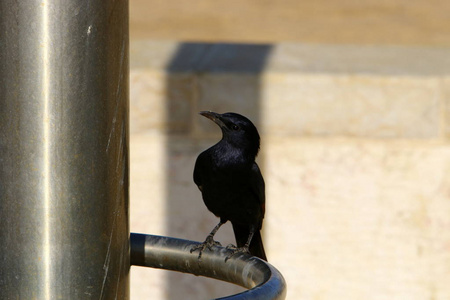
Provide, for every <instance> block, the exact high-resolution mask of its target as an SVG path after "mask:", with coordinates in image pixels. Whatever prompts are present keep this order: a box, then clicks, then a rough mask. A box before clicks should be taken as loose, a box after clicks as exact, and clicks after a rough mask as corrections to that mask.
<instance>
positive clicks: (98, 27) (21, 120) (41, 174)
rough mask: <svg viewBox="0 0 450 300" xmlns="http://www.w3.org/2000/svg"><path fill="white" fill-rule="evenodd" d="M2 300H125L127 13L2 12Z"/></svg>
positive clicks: (124, 7) (104, 4) (92, 9)
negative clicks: (91, 299)
mask: <svg viewBox="0 0 450 300" xmlns="http://www.w3.org/2000/svg"><path fill="white" fill-rule="evenodd" d="M0 62H1V63H0V228H1V230H0V293H1V298H2V299H90V298H93V299H128V298H129V266H130V262H129V226H128V1H126V0H125V1H123V0H122V1H103V0H96V1H85V0H71V1H56V0H49V1H13V0H3V1H1V2H0Z"/></svg>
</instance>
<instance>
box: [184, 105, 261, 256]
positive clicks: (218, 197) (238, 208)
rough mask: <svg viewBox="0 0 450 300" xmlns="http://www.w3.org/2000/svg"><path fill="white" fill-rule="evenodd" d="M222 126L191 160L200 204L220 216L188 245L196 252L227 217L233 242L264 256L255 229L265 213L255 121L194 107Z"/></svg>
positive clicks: (235, 250)
mask: <svg viewBox="0 0 450 300" xmlns="http://www.w3.org/2000/svg"><path fill="white" fill-rule="evenodd" d="M200 114H201V115H202V116H205V117H207V118H208V119H210V120H212V121H214V122H215V123H216V124H217V125H219V127H220V128H221V129H222V139H221V140H220V141H219V142H218V143H217V144H215V145H214V146H212V147H211V148H209V149H207V150H205V151H204V152H202V153H201V154H200V155H199V156H198V157H197V161H196V162H195V168H194V182H195V184H197V186H198V188H199V189H200V191H201V192H202V196H203V201H204V202H205V205H206V207H207V208H208V209H209V210H210V211H211V212H212V213H213V214H214V215H216V216H217V217H219V218H220V222H219V224H217V226H216V227H214V229H213V230H212V231H211V233H210V234H209V235H208V236H207V238H206V240H205V241H204V242H203V243H202V244H200V245H198V246H195V247H193V248H192V249H191V252H193V251H195V250H200V253H199V255H198V258H199V259H200V258H201V255H202V252H203V251H204V250H205V249H206V248H208V249H211V247H212V246H213V245H220V243H218V242H216V241H214V235H215V234H216V232H217V230H219V228H220V226H222V225H223V224H224V223H226V222H227V221H230V222H231V224H232V225H233V231H234V235H235V237H236V244H237V247H234V246H228V247H227V248H229V249H232V250H233V252H232V254H231V255H229V256H228V257H227V258H226V259H225V260H227V259H228V258H230V257H231V256H232V255H234V254H235V253H240V252H246V253H248V252H249V253H250V254H251V255H254V256H257V257H259V258H262V259H264V260H266V261H267V258H266V254H265V252H264V247H263V243H262V239H261V234H260V230H261V227H262V222H263V218H264V212H265V187H264V179H263V177H262V175H261V172H260V170H259V167H258V165H257V164H256V162H255V158H256V156H257V154H258V151H259V142H260V138H259V134H258V130H257V129H256V127H255V125H253V123H252V122H251V121H250V120H249V119H247V118H246V117H244V116H242V115H239V114H236V113H231V112H228V113H224V114H218V113H214V112H210V111H202V112H200Z"/></svg>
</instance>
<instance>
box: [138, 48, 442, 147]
mask: <svg viewBox="0 0 450 300" xmlns="http://www.w3.org/2000/svg"><path fill="white" fill-rule="evenodd" d="M449 75H450V51H449V49H448V48H425V47H387V46H384V47H383V46H372V47H369V46H336V45H303V44H276V45H269V44H267V45H250V44H203V43H197V44H196V43H175V42H154V41H134V42H132V43H131V86H132V91H131V92H132V94H131V111H132V115H133V119H132V123H131V130H132V132H142V131H147V130H156V131H158V130H160V131H163V132H172V133H182V134H197V135H201V134H208V133H210V130H211V129H210V128H211V127H210V126H205V124H207V122H203V120H200V119H201V118H198V117H197V116H196V113H197V112H198V111H201V110H212V111H218V112H226V111H237V112H240V113H242V114H244V115H246V116H248V117H249V118H251V119H253V120H254V121H255V122H256V123H257V124H258V125H259V128H260V130H261V132H262V133H263V134H268V135H296V136H340V137H365V138H406V139H439V138H444V137H445V136H447V135H448V132H447V131H448V124H447V123H448V116H447V115H448V111H447V109H446V107H447V106H448V105H447V102H448V101H449V93H450V92H449V91H450V87H449V86H450V80H449V78H450V76H449ZM262 120H264V121H263V122H262ZM412 124H414V126H412Z"/></svg>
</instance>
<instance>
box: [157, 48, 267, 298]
mask: <svg viewBox="0 0 450 300" xmlns="http://www.w3.org/2000/svg"><path fill="white" fill-rule="evenodd" d="M271 49H272V46H271V45H247V44H205V43H183V44H180V46H179V47H178V50H177V52H176V54H175V55H174V57H173V58H172V60H171V62H170V63H169V65H168V66H167V75H166V76H167V77H166V89H167V90H166V95H167V99H166V120H167V122H168V124H169V126H168V127H167V128H169V129H168V130H169V132H168V138H167V144H166V149H167V161H166V163H165V166H166V174H167V175H166V176H167V178H166V186H167V191H166V195H167V200H166V201H167V202H166V203H167V204H166V205H167V207H166V211H167V218H166V220H167V224H166V226H167V234H168V236H173V237H180V238H186V239H192V240H197V241H203V240H204V239H205V237H206V235H207V234H208V233H209V232H210V230H211V229H212V228H213V227H214V226H215V225H216V223H217V221H218V219H217V218H215V217H214V215H213V214H212V213H210V212H209V211H207V209H206V207H205V205H204V204H203V201H202V200H201V194H200V192H199V191H198V190H197V187H196V186H195V184H194V182H193V180H192V172H193V169H194V163H195V159H196V157H197V155H198V154H199V153H200V152H201V151H203V150H204V149H206V148H208V147H210V146H211V145H213V144H214V143H216V142H217V141H218V140H219V139H220V130H219V129H218V127H217V126H216V125H214V124H213V123H212V122H211V121H209V120H206V119H204V120H203V118H202V117H201V116H199V115H198V114H197V113H198V112H199V111H201V110H211V111H216V112H219V113H224V112H227V111H233V112H237V113H241V114H243V115H245V116H247V117H248V118H250V119H251V120H252V121H253V122H254V123H255V125H256V126H257V127H258V125H259V124H260V110H261V109H260V98H261V85H262V83H261V76H260V75H261V74H262V72H263V70H264V67H265V65H266V62H267V59H268V57H269V55H270V52H271ZM186 112H190V113H186ZM209 133H211V134H215V137H214V138H208V137H211V134H209ZM258 161H259V164H260V166H261V168H262V170H263V173H264V165H263V164H262V162H263V158H261V157H260V158H259V160H258ZM261 164H262V165H261ZM228 226H229V224H228ZM224 227H225V226H224ZM216 238H217V240H220V241H221V242H222V244H223V245H227V244H228V243H233V244H234V243H235V241H234V236H233V234H232V230H231V226H229V227H228V228H225V229H221V230H220V231H219V232H218V234H217V236H216ZM193 255H196V254H195V253H194V254H193ZM166 291H167V293H166V294H167V295H168V296H167V299H170V300H175V299H210V298H214V297H223V296H226V295H230V294H234V293H237V292H240V291H242V288H240V287H237V286H234V285H231V284H228V283H222V282H219V281H216V280H212V279H208V278H202V277H195V276H192V275H189V274H181V273H173V272H170V273H169V275H168V277H167V284H166Z"/></svg>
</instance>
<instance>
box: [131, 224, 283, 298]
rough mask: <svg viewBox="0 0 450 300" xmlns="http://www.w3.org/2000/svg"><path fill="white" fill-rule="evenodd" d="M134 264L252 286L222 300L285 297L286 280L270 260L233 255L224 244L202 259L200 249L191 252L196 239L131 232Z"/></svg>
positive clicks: (206, 252) (132, 262)
mask: <svg viewBox="0 0 450 300" xmlns="http://www.w3.org/2000/svg"><path fill="white" fill-rule="evenodd" d="M130 244H131V264H132V265H136V266H146V267H152V268H159V269H166V270H172V271H179V272H185V273H191V274H194V275H200V276H206V277H210V278H215V279H219V280H223V281H227V282H230V283H234V284H237V285H240V286H243V287H245V288H248V289H250V290H248V291H245V292H242V293H239V294H237V295H232V296H228V297H224V298H220V299H223V300H243V299H246V300H253V299H254V300H283V299H285V298H286V282H285V281H284V278H283V276H282V275H281V274H280V272H278V271H277V270H276V269H275V268H274V267H273V266H271V265H270V264H269V263H267V262H265V261H263V260H261V259H259V258H256V257H252V256H250V255H248V254H239V255H233V256H232V257H231V258H230V259H229V260H227V261H226V262H225V258H226V257H227V255H228V254H229V253H230V250H227V249H226V248H223V247H220V248H219V247H214V248H213V249H215V251H210V250H205V251H204V252H203V254H202V259H201V261H199V260H198V251H195V252H193V253H191V252H190V249H192V246H194V245H197V244H198V243H197V242H192V241H188V240H182V239H176V238H170V237H164V236H155V235H146V234H138V233H131V235H130Z"/></svg>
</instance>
